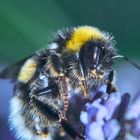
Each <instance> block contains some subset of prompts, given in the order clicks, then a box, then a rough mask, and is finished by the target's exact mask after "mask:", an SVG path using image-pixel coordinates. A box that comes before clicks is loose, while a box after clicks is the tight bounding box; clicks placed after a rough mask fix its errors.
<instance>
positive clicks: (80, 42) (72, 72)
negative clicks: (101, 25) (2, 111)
mask: <svg viewBox="0 0 140 140" xmlns="http://www.w3.org/2000/svg"><path fill="white" fill-rule="evenodd" d="M114 46H115V41H114V38H113V36H111V35H110V34H109V33H106V32H104V31H101V30H99V29H98V28H95V27H91V26H81V27H75V28H70V29H64V30H59V31H58V32H57V33H56V34H55V35H54V37H53V39H52V42H51V43H50V44H49V45H48V47H49V48H44V49H41V50H39V51H37V52H35V53H33V54H32V55H30V56H29V57H27V58H25V59H24V60H22V61H20V62H18V63H16V64H14V65H11V66H9V67H7V68H5V69H4V70H3V71H2V72H1V73H0V78H11V79H12V80H13V81H14V82H15V86H14V94H13V96H12V98H11V101H10V115H9V122H10V128H11V129H12V130H14V132H15V134H16V137H17V138H18V139H22V140H33V139H34V140H50V139H52V138H53V136H54V135H55V133H56V132H57V131H58V130H59V129H60V128H61V127H63V124H64V125H65V127H66V126H67V127H69V126H68V125H67V123H65V120H67V117H66V116H67V113H66V112H67V110H68V107H69V106H68V104H69V100H70V99H71V95H72V94H73V93H75V94H79V95H82V94H83V96H84V97H86V98H90V94H89V93H90V90H91V89H93V88H96V87H97V86H101V85H102V84H108V88H107V92H108V93H109V92H110V91H111V86H112V81H113V77H114V74H113V70H112V64H113V60H114V58H116V57H119V56H118V55H117V50H116V49H115V47H114ZM128 61H129V60H128ZM108 79H109V80H108ZM107 82H108V83H107ZM63 120H64V121H63ZM62 122H63V123H62ZM71 131H72V130H71ZM72 137H74V138H75V137H76V134H75V133H74V136H72Z"/></svg>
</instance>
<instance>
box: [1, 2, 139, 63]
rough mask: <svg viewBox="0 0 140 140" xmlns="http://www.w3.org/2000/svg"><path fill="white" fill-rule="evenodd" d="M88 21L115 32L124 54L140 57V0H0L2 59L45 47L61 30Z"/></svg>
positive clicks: (10, 60)
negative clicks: (54, 33) (55, 33)
mask: <svg viewBox="0 0 140 140" xmlns="http://www.w3.org/2000/svg"><path fill="white" fill-rule="evenodd" d="M85 24H87V25H92V26H96V27H99V28H100V29H102V30H105V31H108V32H110V33H112V34H113V35H114V36H115V39H116V41H117V48H118V49H119V52H120V53H121V54H125V55H127V56H129V57H132V58H135V59H138V60H139V59H140V55H139V53H140V0H69V1H68V0H0V62H1V63H13V62H16V61H17V60H20V59H22V58H24V57H26V56H28V55H29V54H31V53H32V52H34V51H35V50H38V49H39V48H42V47H45V46H46V44H47V42H48V40H50V38H51V37H52V33H53V32H55V31H57V29H61V28H63V27H71V26H77V25H85Z"/></svg>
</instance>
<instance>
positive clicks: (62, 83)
mask: <svg viewBox="0 0 140 140" xmlns="http://www.w3.org/2000/svg"><path fill="white" fill-rule="evenodd" d="M59 87H60V95H61V98H62V99H63V102H64V110H63V113H62V116H61V117H62V118H64V119H66V112H67V110H68V103H69V101H68V87H67V81H66V77H65V76H61V77H60V78H59Z"/></svg>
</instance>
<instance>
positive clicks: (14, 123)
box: [9, 97, 52, 140]
mask: <svg viewBox="0 0 140 140" xmlns="http://www.w3.org/2000/svg"><path fill="white" fill-rule="evenodd" d="M22 106H23V104H22V102H21V100H20V99H19V98H17V97H13V98H12V99H11V101H10V115H9V124H10V129H11V130H13V131H14V133H15V134H16V137H17V139H20V140H52V138H51V136H50V135H49V134H48V136H47V138H43V137H40V136H37V135H34V134H33V133H32V131H31V130H30V129H28V128H27V127H26V126H25V122H24V121H25V120H24V118H23V116H22V115H21V113H20V112H21V110H22Z"/></svg>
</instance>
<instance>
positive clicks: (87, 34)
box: [66, 26, 105, 52]
mask: <svg viewBox="0 0 140 140" xmlns="http://www.w3.org/2000/svg"><path fill="white" fill-rule="evenodd" d="M104 37H105V35H104V34H103V33H102V32H101V31H100V30H99V29H97V28H95V27H90V26H81V27H78V28H75V29H74V32H73V35H72V37H71V39H70V40H69V41H68V42H67V43H66V49H67V50H70V51H73V52H78V51H79V50H80V48H81V47H82V46H83V45H84V44H85V43H86V42H87V41H90V40H97V39H104Z"/></svg>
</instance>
